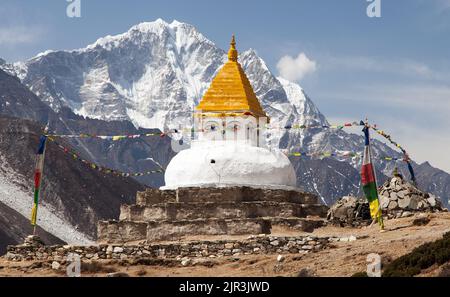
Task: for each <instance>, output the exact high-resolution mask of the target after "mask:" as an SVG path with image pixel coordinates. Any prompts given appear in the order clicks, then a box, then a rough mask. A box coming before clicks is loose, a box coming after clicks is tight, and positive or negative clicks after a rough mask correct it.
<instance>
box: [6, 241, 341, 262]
mask: <svg viewBox="0 0 450 297" xmlns="http://www.w3.org/2000/svg"><path fill="white" fill-rule="evenodd" d="M334 241H339V238H334V237H315V236H298V237H277V236H267V235H264V234H261V235H257V236H249V237H248V239H246V240H220V241H193V242H186V243H179V242H174V243H170V244H144V245H117V244H114V245H106V244H105V245H95V246H43V245H21V246H9V247H8V252H7V254H6V256H5V258H6V259H8V260H11V261H25V260H26V261H31V260H33V261H36V260H38V261H63V260H65V259H66V258H67V256H68V255H69V254H70V253H75V254H78V255H79V256H80V257H81V259H82V260H99V259H139V258H167V259H180V258H183V257H188V258H192V257H210V258H214V257H224V256H240V255H262V254H275V253H278V254H288V253H289V254H306V253H310V252H316V251H319V250H321V249H324V248H328V247H329V246H330V243H331V242H334Z"/></svg>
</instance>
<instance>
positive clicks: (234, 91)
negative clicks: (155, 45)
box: [163, 36, 297, 189]
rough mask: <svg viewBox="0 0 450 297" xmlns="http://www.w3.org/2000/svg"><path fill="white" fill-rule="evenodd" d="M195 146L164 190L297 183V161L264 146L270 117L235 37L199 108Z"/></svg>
mask: <svg viewBox="0 0 450 297" xmlns="http://www.w3.org/2000/svg"><path fill="white" fill-rule="evenodd" d="M193 118H194V119H195V122H194V124H195V125H194V131H199V133H198V137H197V140H195V141H192V142H191V144H192V146H191V148H190V149H187V150H184V151H181V152H179V153H178V154H177V155H176V156H175V157H174V158H173V159H172V160H171V161H170V163H169V165H168V166H167V168H166V172H165V176H164V178H165V181H166V185H165V187H163V189H177V188H179V187H190V186H197V187H198V186H200V187H201V186H209V187H221V186H253V187H272V188H292V187H296V184H297V178H296V175H295V171H294V168H293V167H292V164H291V162H290V161H289V159H288V158H287V156H285V155H284V154H283V153H282V152H281V151H279V150H269V149H268V148H265V147H264V143H263V142H264V141H263V140H264V133H263V130H262V128H264V127H265V124H266V123H268V121H269V119H268V117H267V115H266V113H265V111H264V109H263V108H262V106H261V104H260V102H259V100H258V98H257V97H256V94H255V92H254V91H253V88H252V86H251V84H250V81H249V80H248V78H247V76H246V75H245V72H244V70H243V69H242V66H241V65H240V64H239V62H238V52H237V50H236V41H235V38H234V36H233V38H232V39H231V43H230V49H229V51H228V61H227V62H226V63H225V64H224V65H223V67H222V68H221V69H220V70H219V71H218V73H217V74H216V76H215V77H214V79H213V81H212V82H211V85H210V87H209V88H208V90H207V91H206V92H205V94H204V95H203V98H202V100H201V101H200V103H199V104H198V105H197V106H196V108H195V111H194V117H193Z"/></svg>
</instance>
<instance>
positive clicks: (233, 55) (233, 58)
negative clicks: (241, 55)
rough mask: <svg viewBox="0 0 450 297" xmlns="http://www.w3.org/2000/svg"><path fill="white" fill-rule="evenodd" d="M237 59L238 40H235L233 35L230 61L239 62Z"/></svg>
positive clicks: (229, 55) (229, 53) (229, 54)
mask: <svg viewBox="0 0 450 297" xmlns="http://www.w3.org/2000/svg"><path fill="white" fill-rule="evenodd" d="M237 58H238V52H237V50H236V40H235V38H234V34H233V37H231V43H230V49H229V50H228V60H229V61H233V62H237Z"/></svg>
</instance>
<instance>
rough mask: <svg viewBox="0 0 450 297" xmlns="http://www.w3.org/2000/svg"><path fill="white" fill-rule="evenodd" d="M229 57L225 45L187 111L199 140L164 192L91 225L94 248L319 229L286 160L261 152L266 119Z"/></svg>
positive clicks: (175, 163)
mask: <svg viewBox="0 0 450 297" xmlns="http://www.w3.org/2000/svg"><path fill="white" fill-rule="evenodd" d="M237 57H238V53H237V51H236V43H235V40H234V37H233V39H232V41H231V47H230V50H229V52H228V61H227V62H226V63H225V65H224V66H223V67H222V68H221V69H220V70H219V71H218V73H217V75H216V77H215V78H214V79H213V81H212V83H211V86H210V88H209V89H208V90H207V91H206V93H205V95H204V96H203V98H202V100H201V101H200V103H199V105H198V106H197V107H196V109H195V111H194V114H193V116H194V119H195V126H194V127H195V130H197V131H198V132H199V133H197V135H196V137H195V139H194V140H193V141H192V142H191V147H190V148H189V149H186V150H183V151H181V152H179V153H178V154H177V155H176V156H175V157H174V158H173V159H172V160H171V162H170V163H169V165H168V167H167V168H166V172H165V182H166V184H165V186H164V187H162V188H160V189H151V188H149V189H146V190H145V191H143V192H138V193H137V195H136V203H135V204H133V205H122V206H121V208H120V217H119V220H118V221H116V220H110V221H99V223H98V241H99V242H108V243H130V242H131V243H132V242H137V241H145V242H147V243H148V242H158V241H174V240H181V239H188V240H189V239H190V238H192V236H199V235H200V236H208V237H209V238H213V237H214V236H219V237H220V236H235V235H247V234H248V235H257V234H270V233H271V232H272V228H274V227H275V228H277V230H278V231H280V230H285V229H286V228H287V229H288V231H289V232H292V230H297V231H299V232H305V231H306V232H311V231H312V230H314V228H317V227H320V226H322V225H323V224H324V222H325V220H324V217H325V216H326V213H327V210H328V208H327V207H326V206H325V205H322V204H320V203H318V197H317V196H316V195H314V194H311V193H305V192H303V191H302V190H301V189H299V188H297V187H296V176H295V171H294V169H293V167H292V165H291V163H290V161H289V159H288V158H287V156H286V155H284V154H283V153H282V152H280V151H279V150H274V149H269V148H267V146H266V145H265V143H264V137H263V133H262V130H263V128H264V127H265V125H266V124H267V123H268V121H269V119H268V118H267V116H266V113H265V112H264V110H263V108H262V107H261V105H260V103H259V101H258V99H257V98H256V95H255V92H254V91H253V88H252V86H251V85H250V82H249V80H248V78H247V76H246V75H245V73H244V70H243V69H242V67H241V65H240V64H239V62H238V59H237ZM278 231H277V232H278Z"/></svg>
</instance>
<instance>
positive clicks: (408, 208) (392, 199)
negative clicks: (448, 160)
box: [327, 173, 448, 226]
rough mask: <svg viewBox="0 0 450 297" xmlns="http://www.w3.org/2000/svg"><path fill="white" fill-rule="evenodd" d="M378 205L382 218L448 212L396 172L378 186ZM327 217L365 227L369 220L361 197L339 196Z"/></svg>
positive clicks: (434, 197) (368, 212)
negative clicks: (340, 197)
mask: <svg viewBox="0 0 450 297" xmlns="http://www.w3.org/2000/svg"><path fill="white" fill-rule="evenodd" d="M379 193H380V197H379V198H380V205H381V209H382V212H383V216H384V218H385V219H394V218H402V217H403V218H404V217H410V216H413V215H414V213H427V212H441V211H448V210H447V209H446V208H445V207H443V206H442V203H441V202H440V201H439V199H438V198H436V196H434V195H432V194H428V193H425V192H422V191H420V190H419V189H418V188H417V187H416V186H414V185H413V184H411V183H409V182H408V181H405V180H404V179H403V177H402V176H401V175H399V174H396V173H395V174H394V176H393V177H392V178H391V179H390V180H387V181H386V182H385V183H384V184H383V186H381V187H380V188H379ZM327 219H328V221H329V222H330V223H332V224H334V225H339V226H365V225H368V224H370V223H371V222H372V219H371V217H370V210H369V203H368V202H367V200H366V199H365V198H356V197H352V196H347V197H343V198H342V199H340V200H339V201H337V202H336V203H335V204H334V205H333V206H332V207H331V208H330V210H329V211H328V214H327Z"/></svg>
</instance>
